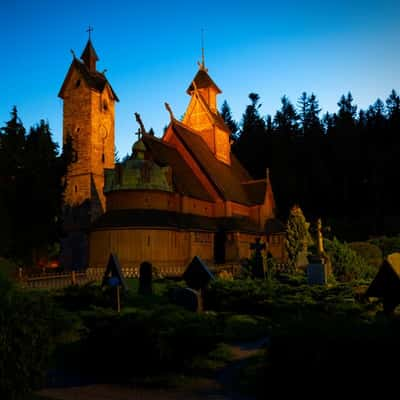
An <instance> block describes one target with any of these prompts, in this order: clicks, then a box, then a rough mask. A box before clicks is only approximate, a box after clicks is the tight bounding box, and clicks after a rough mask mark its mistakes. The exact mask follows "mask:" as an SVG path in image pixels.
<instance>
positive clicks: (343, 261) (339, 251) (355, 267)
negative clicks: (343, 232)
mask: <svg viewBox="0 0 400 400" xmlns="http://www.w3.org/2000/svg"><path fill="white" fill-rule="evenodd" d="M324 247H325V249H326V251H327V253H328V254H329V256H330V258H331V262H332V271H333V274H334V275H335V278H336V279H337V280H338V281H341V282H349V281H352V280H362V279H372V278H374V276H375V274H376V269H375V268H373V267H371V266H370V265H369V264H368V263H367V262H366V261H365V260H364V259H363V258H362V257H360V256H359V255H358V254H357V253H356V252H355V251H353V250H352V249H351V248H350V247H349V245H347V244H346V243H341V242H339V240H337V239H336V238H334V239H333V240H328V239H325V240H324Z"/></svg>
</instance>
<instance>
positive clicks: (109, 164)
mask: <svg viewBox="0 0 400 400" xmlns="http://www.w3.org/2000/svg"><path fill="white" fill-rule="evenodd" d="M98 60H99V58H98V56H97V54H96V51H95V49H94V47H93V44H92V41H91V39H90V38H89V40H88V42H87V44H86V47H85V49H84V51H83V53H82V55H81V59H80V60H78V58H76V57H75V54H73V60H72V63H71V66H70V68H69V70H68V73H67V76H66V77H65V80H64V83H63V85H62V87H61V90H60V93H59V94H58V96H59V97H61V98H62V99H63V141H64V143H65V142H66V141H67V138H68V136H70V137H71V139H72V145H73V148H74V154H73V162H72V164H71V166H70V168H69V171H68V174H67V177H66V179H67V188H66V193H65V202H66V204H67V205H69V206H71V207H76V206H79V205H81V204H83V203H84V202H88V201H89V202H90V208H91V220H94V219H96V217H98V216H99V215H100V214H101V213H102V212H104V211H105V199H104V194H103V187H104V169H108V168H114V152H115V150H114V149H115V147H114V104H115V102H116V101H118V98H117V96H116V94H115V92H114V90H113V89H112V87H111V85H110V84H109V82H108V80H107V78H106V77H105V75H104V72H99V71H97V70H96V62H97V61H98Z"/></svg>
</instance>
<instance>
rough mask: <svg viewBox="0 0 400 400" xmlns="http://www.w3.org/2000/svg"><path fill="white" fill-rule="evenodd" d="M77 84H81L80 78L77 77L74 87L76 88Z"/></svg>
mask: <svg viewBox="0 0 400 400" xmlns="http://www.w3.org/2000/svg"><path fill="white" fill-rule="evenodd" d="M79 86H81V80H80V79H78V80H77V81H76V82H75V87H76V88H78V87H79Z"/></svg>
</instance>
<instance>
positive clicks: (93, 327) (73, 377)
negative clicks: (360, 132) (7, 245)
mask: <svg viewBox="0 0 400 400" xmlns="http://www.w3.org/2000/svg"><path fill="white" fill-rule="evenodd" d="M318 235H320V231H319V232H317V234H316V236H315V237H316V238H318ZM316 242H317V241H316ZM323 243H324V245H323V246H321V245H320V246H319V247H320V248H319V249H318V246H317V247H315V248H314V247H310V248H309V249H310V250H309V258H310V262H309V265H308V266H307V267H306V268H305V269H300V268H297V267H295V268H294V271H293V270H290V269H288V270H287V271H282V270H279V269H274V265H273V263H271V262H268V259H267V256H266V255H265V253H266V251H265V250H266V246H265V243H262V242H260V240H258V239H257V240H256V241H255V242H254V243H253V244H251V247H252V251H253V257H252V258H251V259H249V260H248V264H246V265H245V266H244V267H243V268H242V270H241V271H240V272H239V273H238V274H236V275H232V274H225V273H218V274H217V273H215V272H213V271H212V268H209V267H208V266H207V264H206V263H205V262H204V261H203V260H202V259H201V258H200V257H197V256H196V257H194V258H193V260H192V261H191V262H190V263H189V265H188V266H187V268H186V270H185V271H184V273H183V274H182V275H181V276H180V277H175V278H171V277H169V278H168V277H167V278H165V277H160V276H159V275H157V274H156V273H155V269H154V268H153V266H152V265H151V263H149V262H146V261H144V262H143V263H142V265H141V267H140V271H139V277H138V278H126V277H124V275H123V269H122V268H121V266H120V264H119V260H118V257H117V256H116V255H114V254H111V255H110V257H109V261H108V263H107V265H105V267H104V269H103V277H102V279H100V280H97V281H91V282H87V283H84V284H75V285H69V286H67V287H65V288H59V289H43V288H41V289H29V288H26V287H22V286H20V285H19V284H18V283H15V282H12V281H9V280H8V279H6V278H4V277H3V278H1V279H2V280H1V292H0V296H1V297H2V304H3V309H2V311H1V313H0V315H1V318H2V324H1V328H0V329H1V332H2V335H3V336H2V337H4V335H6V337H7V332H11V331H12V332H14V335H13V337H7V340H9V341H11V345H12V347H13V349H14V351H17V352H18V354H20V355H22V361H23V363H24V370H25V374H24V375H23V376H21V375H20V368H21V367H20V366H19V365H15V366H14V367H13V368H10V365H12V364H13V357H14V354H12V353H7V352H6V353H5V354H6V357H5V358H4V359H3V360H2V361H1V362H2V363H3V365H7V366H8V369H7V374H5V375H4V374H3V377H2V380H3V381H2V390H5V392H4V394H6V395H7V396H8V397H3V396H2V398H10V399H11V398H14V397H11V396H12V395H15V398H19V397H18V396H21V394H24V392H25V391H26V393H30V392H31V390H32V389H39V388H42V391H39V392H38V393H39V394H40V393H45V394H46V393H47V395H48V394H49V393H50V394H51V393H52V392H51V390H52V388H60V387H64V386H65V387H69V386H73V387H77V386H80V385H84V386H85V385H94V384H112V385H115V384H116V385H123V387H125V388H129V387H132V385H133V386H134V387H136V388H137V387H143V388H145V390H146V388H147V389H148V388H159V390H167V391H168V390H171V388H176V387H185V385H187V384H188V382H193V381H196V380H198V379H211V380H217V382H218V379H220V380H221V382H224V385H225V386H223V385H222V388H221V389H220V390H221V393H229V390H231V391H235V392H238V393H245V394H247V395H251V396H253V397H252V398H263V396H264V395H265V394H266V393H267V392H268V390H271V388H272V387H275V386H276V387H278V386H279V385H280V384H281V381H282V378H283V377H290V378H291V379H293V380H296V381H299V382H303V383H304V379H305V380H306V376H307V375H309V374H313V375H314V376H315V379H318V380H319V381H321V382H327V381H326V380H327V379H328V377H330V376H331V374H334V373H335V371H337V370H338V369H340V371H341V376H342V378H341V382H342V383H343V382H347V383H349V384H352V381H351V379H350V377H351V376H352V375H351V371H353V370H354V368H356V369H357V370H359V371H362V374H363V375H364V376H371V377H372V376H374V377H376V376H377V374H380V373H382V374H383V373H385V374H388V373H390V369H389V368H385V365H386V364H385V365H383V364H382V363H383V362H385V363H387V365H390V362H391V361H394V360H395V359H396V358H397V357H398V356H399V355H400V354H399V349H398V347H399V346H398V344H397V336H398V334H399V333H400V331H399V329H400V319H399V318H398V316H397V314H396V310H395V308H396V306H397V304H398V303H399V302H400V298H399V297H398V295H397V294H396V288H397V285H398V284H399V281H400V278H399V276H400V275H399V274H398V268H399V261H398V260H399V257H400V255H399V253H393V254H391V255H389V256H387V257H385V258H384V260H383V261H382V264H381V266H380V267H378V268H377V267H374V268H372V267H371V266H370V270H369V271H368V269H367V268H366V266H367V263H366V262H365V261H363V259H362V258H361V257H360V256H359V255H357V253H355V252H354V251H352V250H350V247H349V246H347V245H346V244H343V243H340V242H339V241H337V240H336V239H335V240H329V239H323ZM371 246H372V245H371ZM322 251H323V254H322V253H321V252H322ZM318 253H319V254H318ZM346 258H347V260H346ZM327 259H329V260H330V262H331V265H330V266H329V268H327V265H326V260H327ZM260 260H261V262H260ZM357 262H359V263H364V264H363V266H364V267H363V270H361V269H360V270H359V271H356V270H355V268H356V264H357ZM260 271H261V272H260ZM397 291H398V290H397ZM7 307H13V309H15V310H17V311H18V313H17V315H18V318H17V319H19V318H20V319H23V320H24V322H25V324H23V325H22V323H21V322H18V321H17V319H16V320H13V321H5V319H4V318H5V316H6V315H7ZM26 322H28V325H26ZM23 326H24V327H25V328H24V329H21V328H22V327H23ZM5 327H6V328H7V329H5ZM15 332H17V333H18V332H19V334H18V335H15ZM31 343H36V345H35V346H33V348H32V346H31ZM246 343H247V344H249V343H250V344H251V343H253V344H254V343H259V345H257V348H256V350H255V351H254V353H251V356H249V357H248V358H246V359H245V361H244V362H243V365H242V364H240V365H242V366H241V368H239V369H237V370H236V369H235V368H231V367H230V366H231V365H235V351H237V350H238V349H239V347H240V346H241V345H244V344H246ZM366 348H368V351H365V349H366ZM28 351H29V354H27V352H28ZM24 354H25V355H24ZM350 361H351V362H350ZM236 362H238V361H236ZM349 362H350V364H349ZM371 363H379V365H381V368H380V370H379V371H376V370H374V369H371V368H370V367H369V366H370V365H371ZM231 370H232V371H233V372H224V371H231ZM321 371H323V373H321ZM226 374H228V375H229V374H230V375H229V378H226V377H225V375H226ZM16 375H20V376H21V378H20V379H21V382H20V385H19V386H18V388H17V392H16V393H15V394H14V393H13V392H14V391H16V388H15V385H14V382H15V376H16ZM7 379H8V380H9V383H10V385H9V386H7V385H6V383H7ZM329 379H330V378H329ZM329 379H328V380H329ZM226 381H228V382H229V383H228V384H227V383H226ZM11 382H12V383H11ZM226 385H228V387H227V386H226ZM229 385H231V386H229ZM284 386H285V385H283V388H281V390H284ZM279 387H280V386H279ZM43 388H45V389H43ZM299 388H300V386H299ZM7 391H8V392H7ZM28 398H29V397H28ZM39 398H40V397H39Z"/></svg>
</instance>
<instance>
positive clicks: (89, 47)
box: [81, 39, 99, 64]
mask: <svg viewBox="0 0 400 400" xmlns="http://www.w3.org/2000/svg"><path fill="white" fill-rule="evenodd" d="M81 59H82V60H83V61H84V62H85V64H89V60H91V59H94V60H95V61H99V57H98V56H97V53H96V50H95V49H94V47H93V44H92V41H91V40H90V39H89V40H88V42H87V43H86V47H85V49H84V50H83V52H82V55H81Z"/></svg>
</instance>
